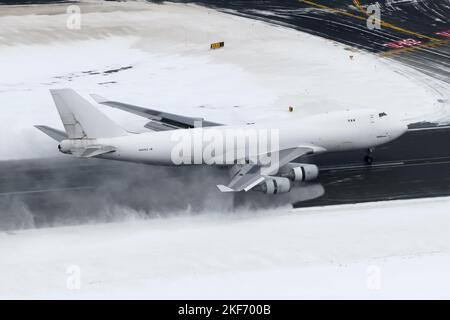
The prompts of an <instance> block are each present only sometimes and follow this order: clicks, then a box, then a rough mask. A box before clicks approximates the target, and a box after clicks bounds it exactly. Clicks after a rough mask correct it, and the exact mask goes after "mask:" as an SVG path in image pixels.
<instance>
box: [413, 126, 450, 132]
mask: <svg viewBox="0 0 450 320" xmlns="http://www.w3.org/2000/svg"><path fill="white" fill-rule="evenodd" d="M444 129H447V130H448V129H450V126H438V127H431V128H430V127H428V128H413V129H408V132H410V131H428V130H444Z"/></svg>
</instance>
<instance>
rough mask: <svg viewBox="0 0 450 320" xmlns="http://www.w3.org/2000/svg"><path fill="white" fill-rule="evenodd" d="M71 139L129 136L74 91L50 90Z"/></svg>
mask: <svg viewBox="0 0 450 320" xmlns="http://www.w3.org/2000/svg"><path fill="white" fill-rule="evenodd" d="M50 93H51V94H52V97H53V100H54V102H55V105H56V108H57V109H58V112H59V116H60V117H61V120H62V122H63V124H64V128H65V130H66V133H67V137H68V138H69V139H84V138H113V137H120V136H125V135H128V133H127V131H125V130H124V129H122V128H121V127H120V126H119V125H118V124H117V123H115V122H114V121H112V120H111V119H109V118H108V117H107V116H106V115H105V114H103V113H102V112H100V111H99V110H98V109H97V108H95V107H94V106H93V105H92V104H90V103H89V102H88V101H87V100H85V99H84V98H82V97H81V96H80V95H79V94H77V93H76V92H75V91H74V90H72V89H56V90H50Z"/></svg>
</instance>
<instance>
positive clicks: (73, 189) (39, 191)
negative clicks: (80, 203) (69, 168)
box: [0, 186, 94, 196]
mask: <svg viewBox="0 0 450 320" xmlns="http://www.w3.org/2000/svg"><path fill="white" fill-rule="evenodd" d="M93 188H94V187H91V186H85V187H69V188H55V189H42V190H26V191H12V192H2V193H0V196H14V195H21V194H30V193H44V192H58V191H75V190H87V189H93Z"/></svg>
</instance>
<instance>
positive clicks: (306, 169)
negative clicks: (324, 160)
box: [281, 163, 319, 181]
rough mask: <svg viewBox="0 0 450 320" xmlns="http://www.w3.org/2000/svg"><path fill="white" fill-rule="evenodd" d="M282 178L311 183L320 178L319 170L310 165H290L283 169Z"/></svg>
mask: <svg viewBox="0 0 450 320" xmlns="http://www.w3.org/2000/svg"><path fill="white" fill-rule="evenodd" d="M281 176H282V177H285V178H288V179H289V180H292V181H311V180H314V179H317V177H318V176H319V168H318V167H317V166H316V165H314V164H309V163H289V164H287V165H286V166H284V167H283V168H282V170H281Z"/></svg>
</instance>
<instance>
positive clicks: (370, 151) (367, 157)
mask: <svg viewBox="0 0 450 320" xmlns="http://www.w3.org/2000/svg"><path fill="white" fill-rule="evenodd" d="M372 154H373V148H369V149H367V154H366V155H365V156H364V163H365V164H366V165H368V166H370V165H372V163H373V156H372Z"/></svg>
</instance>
